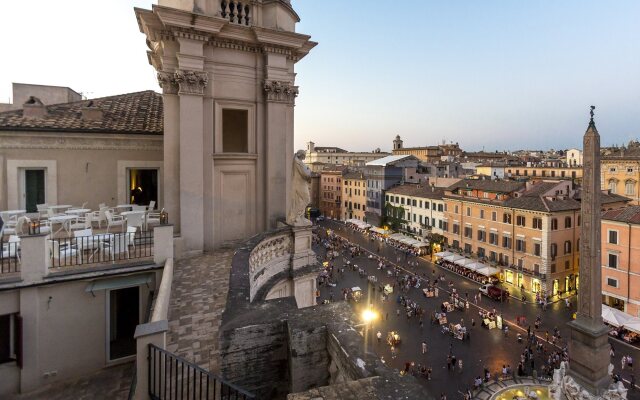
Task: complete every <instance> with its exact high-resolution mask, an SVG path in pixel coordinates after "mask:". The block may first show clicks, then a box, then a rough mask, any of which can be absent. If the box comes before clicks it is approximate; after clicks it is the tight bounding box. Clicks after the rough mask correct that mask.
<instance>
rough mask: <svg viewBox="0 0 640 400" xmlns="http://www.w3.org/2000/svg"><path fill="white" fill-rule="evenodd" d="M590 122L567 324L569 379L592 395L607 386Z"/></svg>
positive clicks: (595, 147)
mask: <svg viewBox="0 0 640 400" xmlns="http://www.w3.org/2000/svg"><path fill="white" fill-rule="evenodd" d="M594 109H595V107H594V106H591V120H590V121H589V127H588V128H587V131H586V133H585V134H584V141H583V154H584V156H583V157H584V158H583V167H582V170H583V173H582V196H581V197H582V200H581V213H582V226H581V228H580V271H579V272H580V275H579V276H580V287H579V290H578V313H577V318H576V320H574V321H571V322H569V327H570V329H571V337H570V339H569V357H570V360H571V361H570V362H569V375H570V376H572V377H573V378H574V379H575V380H576V381H577V382H578V383H579V384H580V385H582V386H583V387H584V388H585V389H587V390H588V391H589V392H590V393H591V394H593V395H600V394H601V393H602V392H603V391H604V390H606V389H607V388H608V386H609V383H610V378H609V375H608V373H607V372H608V371H607V367H608V366H609V342H608V335H607V334H608V329H607V327H606V326H605V325H604V324H603V323H602V281H601V279H602V272H601V263H602V260H601V259H600V247H601V244H600V197H601V188H600V135H599V134H598V130H597V129H596V124H595V122H594V121H593V110H594Z"/></svg>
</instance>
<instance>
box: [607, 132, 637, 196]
mask: <svg viewBox="0 0 640 400" xmlns="http://www.w3.org/2000/svg"><path fill="white" fill-rule="evenodd" d="M600 166H601V169H600V171H601V172H600V173H601V178H600V182H601V185H602V189H603V190H608V191H610V192H611V193H615V194H620V195H622V196H626V197H628V198H630V199H631V200H632V201H633V204H640V189H639V186H640V146H637V145H634V144H633V142H632V143H631V144H630V147H629V148H626V149H624V148H622V149H617V150H616V151H614V152H611V153H609V154H608V155H604V156H602V158H601V159H600Z"/></svg>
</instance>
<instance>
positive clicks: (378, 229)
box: [370, 226, 387, 235]
mask: <svg viewBox="0 0 640 400" xmlns="http://www.w3.org/2000/svg"><path fill="white" fill-rule="evenodd" d="M370 231H373V232H375V233H379V234H381V235H386V233H387V231H385V230H384V229H382V228H378V227H377V226H374V227H373V228H371V229H370Z"/></svg>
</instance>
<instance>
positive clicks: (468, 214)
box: [467, 207, 471, 217]
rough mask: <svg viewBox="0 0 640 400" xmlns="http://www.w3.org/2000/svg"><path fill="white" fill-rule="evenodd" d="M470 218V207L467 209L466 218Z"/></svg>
mask: <svg viewBox="0 0 640 400" xmlns="http://www.w3.org/2000/svg"><path fill="white" fill-rule="evenodd" d="M470 216H471V207H467V217H470Z"/></svg>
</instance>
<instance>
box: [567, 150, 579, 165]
mask: <svg viewBox="0 0 640 400" xmlns="http://www.w3.org/2000/svg"><path fill="white" fill-rule="evenodd" d="M565 162H566V163H567V165H568V166H570V167H582V150H580V149H569V150H567V152H566V153H565Z"/></svg>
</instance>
